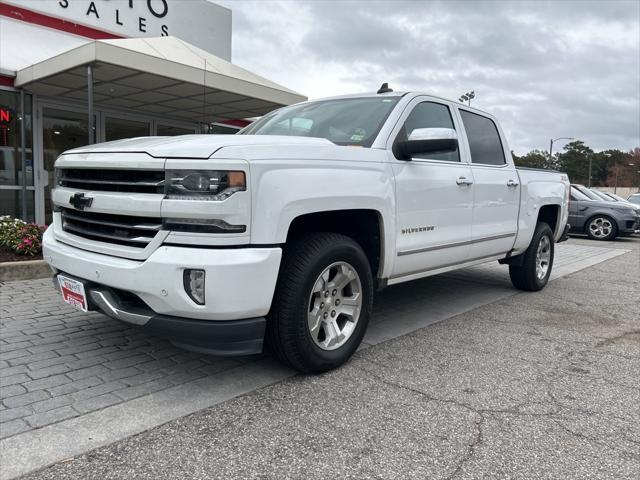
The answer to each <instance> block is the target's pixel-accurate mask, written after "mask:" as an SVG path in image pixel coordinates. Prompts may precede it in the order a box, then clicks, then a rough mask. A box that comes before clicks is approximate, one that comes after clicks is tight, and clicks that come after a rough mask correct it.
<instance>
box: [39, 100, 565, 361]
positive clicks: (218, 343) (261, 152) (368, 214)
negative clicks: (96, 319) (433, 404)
mask: <svg viewBox="0 0 640 480" xmlns="http://www.w3.org/2000/svg"><path fill="white" fill-rule="evenodd" d="M55 183H56V188H55V189H54V191H53V202H54V205H55V214H54V221H53V228H50V229H48V230H47V232H46V234H45V240H44V258H45V259H46V260H47V261H48V262H49V263H50V265H51V266H52V267H53V269H54V270H55V272H56V282H57V283H58V285H59V287H60V290H61V292H62V296H63V298H64V299H65V301H67V302H68V303H70V304H73V305H75V306H77V307H78V308H80V309H82V310H88V309H96V310H100V311H102V312H103V313H105V314H107V315H109V316H111V317H113V318H115V319H118V320H121V321H123V322H127V323H129V324H134V325H139V326H143V327H144V328H146V329H148V330H149V331H152V332H157V333H159V334H162V335H164V336H167V337H168V338H169V339H171V341H173V342H174V343H175V344H177V345H179V346H183V347H186V348H190V349H195V350H198V351H201V352H207V353H214V354H234V355H239V354H253V353H258V352H260V351H262V347H263V338H264V337H265V335H266V339H267V341H268V342H269V343H270V344H271V348H272V350H273V352H274V353H275V355H276V356H277V357H278V358H279V359H280V360H282V361H283V362H285V363H286V364H288V365H290V366H292V367H294V368H296V369H298V370H300V371H303V372H321V371H325V370H328V369H331V368H335V367H337V366H339V365H340V364H342V363H343V362H345V361H346V360H347V359H348V358H349V357H350V356H351V355H352V354H353V353H354V352H355V350H356V349H357V348H358V345H359V344H360V342H361V340H362V338H363V336H364V334H365V330H366V328H367V324H368V322H369V317H370V315H371V308H372V301H373V292H374V290H376V289H380V288H383V287H385V286H386V285H392V284H399V283H402V282H406V281H409V280H414V279H418V278H422V277H427V276H430V275H435V274H438V273H442V272H446V271H450V270H453V269H457V268H462V267H467V266H470V265H475V264H478V263H482V262H487V261H495V260H498V261H500V262H501V263H503V264H507V265H508V266H509V274H510V277H511V281H512V283H513V285H514V286H515V287H516V288H518V289H522V290H529V291H535V290H540V289H542V288H543V287H544V286H545V285H546V283H547V281H548V280H549V275H550V273H551V269H552V265H553V258H554V243H555V242H558V241H561V240H564V239H565V238H566V234H567V232H568V227H569V226H568V225H567V218H568V201H569V181H568V177H567V175H565V174H563V173H559V172H552V171H538V170H530V169H516V167H515V165H514V163H513V159H512V157H511V153H510V150H509V147H508V144H507V141H506V138H505V136H504V134H503V132H502V129H501V128H500V125H499V124H498V121H497V120H496V119H495V118H494V117H492V116H491V115H489V114H487V113H484V112H481V111H479V110H476V109H473V108H470V107H467V106H464V105H460V104H459V103H458V102H454V101H448V100H444V99H441V98H436V97H432V96H428V95H424V94H421V93H395V92H392V91H389V90H388V89H381V91H380V92H378V93H377V94H369V95H356V96H346V97H337V98H332V99H326V100H319V101H312V102H305V103H302V104H298V105H293V106H289V107H285V108H282V109H280V110H277V111H275V112H272V113H270V114H268V115H266V116H264V117H262V118H261V119H259V120H257V121H256V122H254V123H253V124H251V125H250V126H248V127H247V128H245V129H244V130H243V131H241V132H240V134H238V135H189V136H183V137H166V138H159V137H146V138H138V139H128V140H122V141H116V142H110V143H106V144H99V145H92V146H87V147H83V148H79V149H75V150H71V151H68V152H66V153H64V154H63V155H61V156H60V157H59V158H58V160H57V162H56V182H55ZM425 314H426V315H428V312H425Z"/></svg>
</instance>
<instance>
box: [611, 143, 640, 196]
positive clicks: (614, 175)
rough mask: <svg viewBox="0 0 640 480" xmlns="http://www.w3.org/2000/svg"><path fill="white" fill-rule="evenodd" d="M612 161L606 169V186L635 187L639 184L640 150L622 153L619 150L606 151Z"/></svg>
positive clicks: (635, 149)
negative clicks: (609, 153)
mask: <svg viewBox="0 0 640 480" xmlns="http://www.w3.org/2000/svg"><path fill="white" fill-rule="evenodd" d="M607 152H613V153H612V154H611V157H610V158H611V159H612V161H611V162H610V164H609V168H608V169H607V174H608V175H607V178H606V181H605V183H606V185H607V186H609V187H615V186H618V187H635V186H636V185H638V183H639V182H640V175H639V174H638V171H639V170H640V148H638V147H636V148H634V149H633V150H631V151H629V152H627V153H624V152H621V151H620V150H607Z"/></svg>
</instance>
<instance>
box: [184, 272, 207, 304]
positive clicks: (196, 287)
mask: <svg viewBox="0 0 640 480" xmlns="http://www.w3.org/2000/svg"><path fill="white" fill-rule="evenodd" d="M204 276H205V274H204V270H192V269H190V268H187V269H186V270H185V271H184V277H183V281H184V290H185V292H187V295H189V298H191V300H193V301H194V302H196V303H197V304H198V305H204Z"/></svg>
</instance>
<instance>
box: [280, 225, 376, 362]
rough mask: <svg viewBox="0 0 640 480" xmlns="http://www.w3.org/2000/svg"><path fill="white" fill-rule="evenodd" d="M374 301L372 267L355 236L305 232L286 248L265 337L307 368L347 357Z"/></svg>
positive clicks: (285, 357)
mask: <svg viewBox="0 0 640 480" xmlns="http://www.w3.org/2000/svg"><path fill="white" fill-rule="evenodd" d="M372 301H373V280H372V275H371V267H370V266H369V261H368V259H367V256H366V255H365V253H364V251H363V250H362V248H361V247H360V245H358V244H357V243H356V242H355V241H354V240H352V239H351V238H349V237H347V236H344V235H339V234H335V233H316V234H311V235H308V236H305V237H303V238H301V239H300V240H298V241H296V242H295V243H293V244H292V245H291V246H289V247H288V248H287V251H286V252H285V256H284V259H283V262H282V267H281V271H280V275H279V278H278V285H277V287H276V293H275V297H274V301H273V307H272V310H271V312H270V314H269V319H268V324H267V342H268V344H269V346H270V347H271V349H272V350H273V352H274V353H275V355H276V356H277V357H278V358H279V359H280V360H281V361H282V362H283V363H286V364H287V365H289V366H291V367H293V368H295V369H297V370H299V371H301V372H305V373H318V372H323V371H327V370H331V369H333V368H336V367H338V366H340V365H342V364H343V363H344V362H346V361H347V360H348V359H349V357H351V355H353V353H354V352H355V351H356V349H357V348H358V345H360V342H361V341H362V338H363V336H364V333H365V331H366V329H367V324H368V323H369V317H370V315H371V307H372Z"/></svg>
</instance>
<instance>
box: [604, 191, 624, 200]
mask: <svg viewBox="0 0 640 480" xmlns="http://www.w3.org/2000/svg"><path fill="white" fill-rule="evenodd" d="M607 195H609V196H610V197H613V198H615V199H616V200H617V201H619V202H626V200H625V199H624V198H622V197H621V196H620V195H616V194H615V193H609V192H607Z"/></svg>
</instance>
